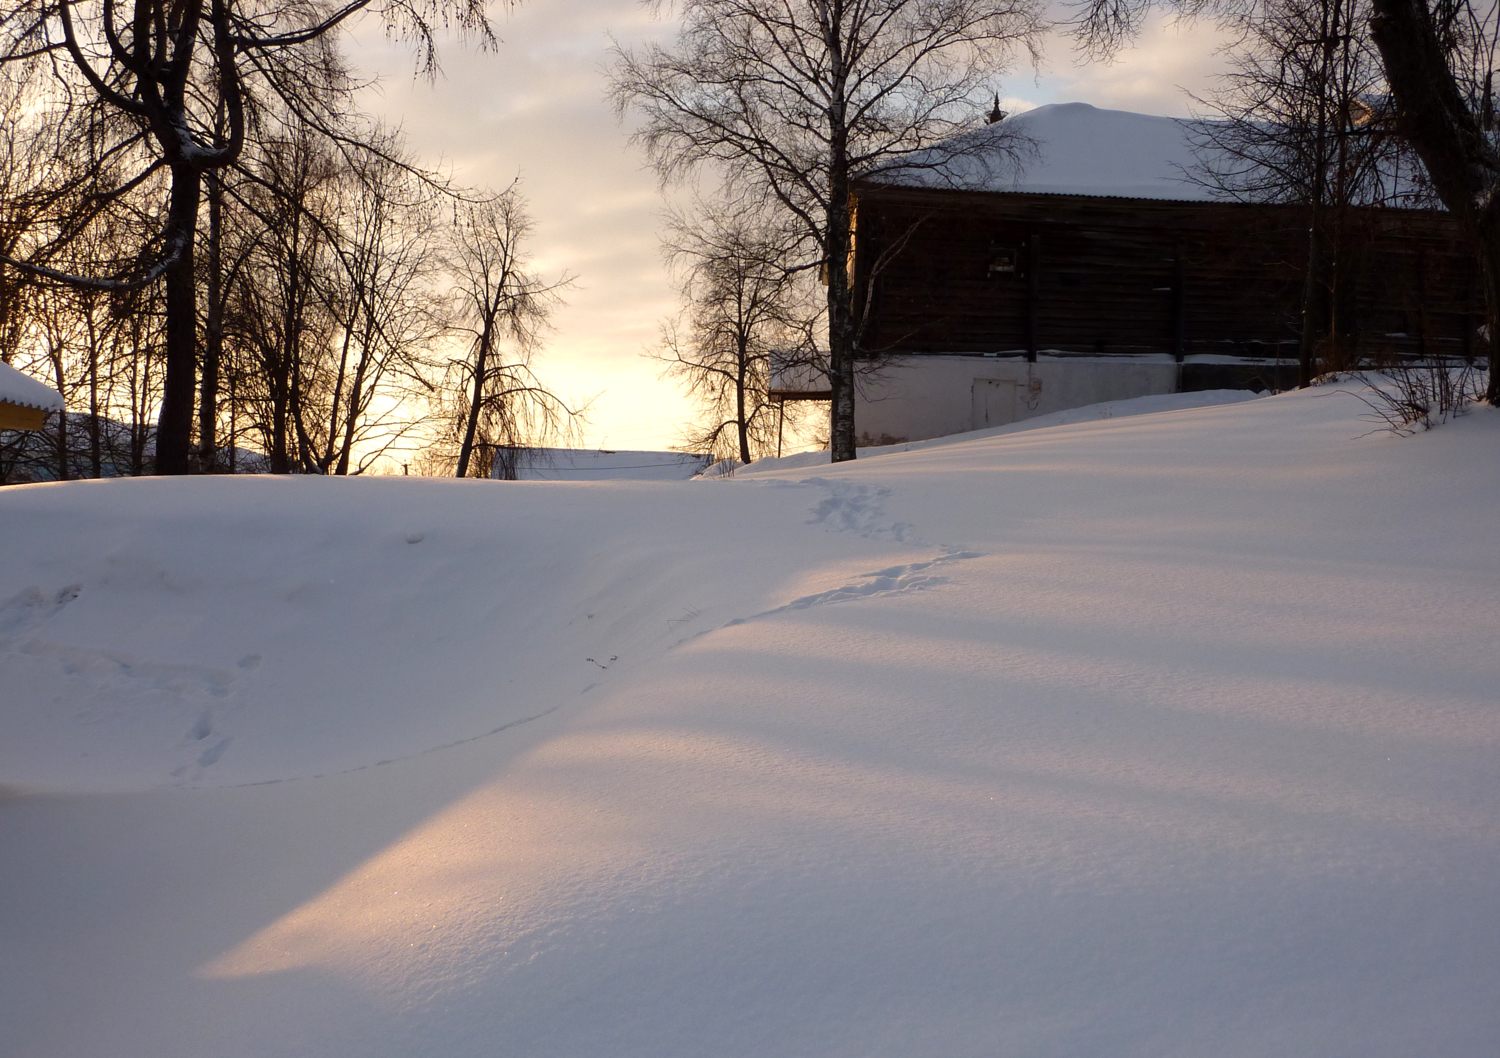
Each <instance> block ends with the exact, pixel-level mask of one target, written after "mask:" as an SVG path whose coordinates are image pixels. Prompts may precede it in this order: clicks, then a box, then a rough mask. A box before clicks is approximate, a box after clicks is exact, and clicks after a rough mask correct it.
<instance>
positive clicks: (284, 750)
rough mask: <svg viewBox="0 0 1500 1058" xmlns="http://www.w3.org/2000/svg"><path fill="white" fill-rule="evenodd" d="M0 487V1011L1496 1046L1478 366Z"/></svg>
mask: <svg viewBox="0 0 1500 1058" xmlns="http://www.w3.org/2000/svg"><path fill="white" fill-rule="evenodd" d="M1365 410H1366V409H1365V408H1364V406H1363V405H1362V404H1360V403H1359V401H1358V400H1357V399H1356V398H1355V397H1354V396H1353V395H1352V394H1350V393H1348V392H1346V391H1344V390H1342V389H1340V388H1338V387H1333V388H1324V389H1316V390H1310V391H1305V392H1302V393H1296V394H1289V395H1283V396H1278V397H1270V398H1265V399H1260V400H1253V401H1247V402H1244V403H1238V404H1231V405H1224V406H1218V407H1205V408H1196V409H1179V410H1175V411H1167V412H1162V413H1158V414H1142V415H1137V416H1133V417H1124V416H1118V417H1112V418H1109V419H1103V420H1095V421H1089V422H1081V423H1075V424H1073V425H1057V426H1053V427H1051V428H1044V429H1030V430H1025V431H1022V432H1013V433H1009V434H1000V435H997V436H991V437H983V438H977V439H973V440H969V441H966V442H963V443H957V444H950V445H943V446H931V447H925V448H920V449H917V450H913V451H906V452H897V453H890V454H885V455H880V456H878V457H875V458H869V459H864V460H861V461H859V462H857V463H856V464H853V465H847V464H846V465H841V466H838V467H818V468H811V469H809V468H797V467H790V466H782V467H780V468H774V467H773V468H768V469H765V470H760V471H757V472H755V473H751V474H741V475H736V476H735V477H734V478H731V479H728V480H714V481H695V482H682V483H649V482H648V483H566V482H556V483H554V482H537V483H527V482H521V483H511V482H505V483H498V482H496V483H492V482H441V481H419V480H415V479H404V480H400V479H397V480H353V481H323V480H279V479H270V478H263V479H248V480H223V479H195V480H183V481H160V480H141V481H112V482H102V483H99V482H84V483H70V484H64V485H39V486H28V487H22V488H11V489H6V490H3V491H0V530H3V531H0V784H4V785H6V786H7V787H8V788H9V796H8V797H7V798H6V799H4V800H3V801H0V1054H4V1055H5V1056H6V1058H11V1056H16V1058H54V1056H55V1058H96V1056H97V1058H202V1056H206V1055H213V1056H224V1058H238V1056H252V1055H253V1056H283V1055H286V1056H290V1055H298V1056H302V1055H305V1056H318V1058H330V1056H332V1058H343V1056H348V1058H370V1056H377V1058H384V1056H390V1058H398V1056H399V1058H412V1056H428V1055H431V1056H434V1058H438V1056H441V1058H466V1056H481V1055H483V1056H490V1055H517V1056H528V1058H531V1056H539V1058H541V1056H559V1058H560V1056H571V1058H580V1056H600V1058H603V1056H609V1058H624V1056H642V1058H644V1056H651V1058H700V1056H705V1055H714V1056H721V1055H722V1056H739V1055H744V1056H756V1058H770V1056H796V1055H817V1056H850V1058H853V1056H859V1058H868V1056H877V1055H878V1056H893V1058H895V1056H900V1058H910V1056H918V1055H933V1056H945V1058H947V1056H966V1055H973V1056H980V1055H984V1056H993V1055H1005V1056H1010V1055H1015V1056H1028V1058H1029V1056H1038V1058H1042V1056H1049V1058H1050V1056H1058V1058H1062V1056H1068V1058H1124V1056H1139V1058H1163V1056H1184V1058H1188V1056H1192V1058H1201V1056H1205V1055H1214V1056H1230V1058H1234V1056H1257V1058H1260V1056H1267V1058H1269V1056H1285V1055H1298V1056H1302V1055H1309V1056H1312V1055H1315V1056H1318V1058H1343V1056H1347V1058H1384V1056H1391V1058H1397V1056H1399V1058H1411V1056H1413V1055H1422V1056H1424V1058H1434V1056H1453V1058H1481V1056H1484V1058H1488V1056H1490V1055H1494V1054H1496V1053H1500V906H1497V905H1500V900H1497V897H1500V767H1497V765H1500V705H1497V702H1500V547H1497V544H1500V413H1497V412H1495V411H1493V410H1490V409H1481V410H1478V411H1476V412H1475V413H1473V414H1471V415H1468V416H1465V417H1463V418H1461V419H1458V420H1456V421H1454V422H1451V423H1449V424H1447V425H1444V426H1442V427H1440V428H1439V429H1437V430H1434V431H1432V432H1430V433H1427V434H1422V435H1418V436H1415V437H1411V438H1404V439H1403V438H1395V437H1392V436H1390V435H1388V434H1383V433H1372V432H1371V430H1372V429H1373V427H1372V426H1371V424H1370V423H1368V422H1366V421H1364V420H1362V419H1361V417H1360V416H1361V413H1362V412H1364V411H1365Z"/></svg>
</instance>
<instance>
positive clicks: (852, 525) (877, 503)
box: [802, 478, 912, 542]
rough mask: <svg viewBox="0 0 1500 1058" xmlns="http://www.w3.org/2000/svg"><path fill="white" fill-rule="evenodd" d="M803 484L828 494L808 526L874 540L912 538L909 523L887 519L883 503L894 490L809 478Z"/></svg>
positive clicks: (849, 482)
mask: <svg viewBox="0 0 1500 1058" xmlns="http://www.w3.org/2000/svg"><path fill="white" fill-rule="evenodd" d="M802 484H804V485H815V486H817V487H818V488H820V489H823V490H824V491H825V492H826V493H827V494H828V495H827V496H826V497H825V498H824V499H823V501H822V502H821V503H819V504H818V505H817V506H816V507H814V508H813V512H812V515H813V516H812V517H811V518H809V519H808V524H809V525H826V526H828V527H829V528H830V529H832V530H834V531H835V532H840V533H857V534H858V535H860V536H863V537H866V538H868V539H872V540H874V539H886V540H898V541H902V542H905V541H907V540H910V539H911V537H912V527H911V525H910V524H909V523H907V522H895V521H888V520H886V519H885V508H884V507H883V506H882V503H881V501H882V500H884V499H885V498H886V497H887V496H889V495H890V494H891V490H890V489H888V488H886V487H884V486H881V485H859V484H856V483H855V482H852V481H836V480H831V479H829V478H807V479H805V480H803V481H802Z"/></svg>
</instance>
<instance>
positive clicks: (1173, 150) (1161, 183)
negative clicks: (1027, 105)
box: [871, 103, 1217, 202]
mask: <svg viewBox="0 0 1500 1058" xmlns="http://www.w3.org/2000/svg"><path fill="white" fill-rule="evenodd" d="M1190 125H1191V122H1190V121H1188V120H1187V119H1183V118H1163V117H1156V116H1154V115H1151V114H1133V113H1130V112H1129V111H1125V110H1101V109H1100V108H1098V107H1093V106H1089V105H1088V104H1087V103H1053V104H1050V105H1048V106H1044V107H1037V108H1036V109H1035V110H1028V111H1027V112H1026V113H1024V114H1017V115H1016V116H1015V117H1013V118H1010V119H1008V120H1006V121H1002V122H997V123H996V124H993V125H986V126H985V127H984V128H982V129H978V130H976V131H973V132H968V133H964V139H966V140H970V141H971V142H972V145H973V147H974V148H977V150H974V149H970V150H969V151H968V152H967V153H965V154H961V155H959V156H957V157H952V158H948V159H947V160H943V157H944V155H945V154H946V153H947V152H944V151H941V150H937V149H935V150H933V151H923V152H918V153H917V154H913V155H911V156H910V157H911V160H912V162H913V164H912V165H911V166H910V167H907V168H896V169H893V170H890V171H888V172H887V173H884V174H882V175H880V176H879V177H876V178H873V179H872V180H871V182H872V183H880V184H894V185H897V186H903V187H954V188H964V189H969V190H975V191H1010V192H1020V193H1027V194H1045V195H1094V196H1099V197H1108V198H1155V199H1170V200H1177V201H1188V202H1200V201H1207V200H1211V199H1214V198H1215V197H1217V196H1216V195H1215V194H1214V192H1213V191H1212V190H1211V189H1210V188H1207V187H1204V186H1203V185H1201V184H1197V183H1194V182H1193V181H1192V180H1191V179H1190V178H1189V177H1188V175H1187V173H1188V170H1190V169H1191V168H1192V167H1193V166H1194V165H1195V164H1196V162H1197V156H1196V155H1195V153H1194V150H1193V141H1192V136H1191V132H1190ZM987 140H989V141H993V142H994V143H995V144H996V148H997V149H996V150H995V151H994V152H992V153H987V152H986V151H985V150H984V146H985V142H986V141H987ZM1002 140H1006V141H1011V144H1012V147H1011V149H1012V150H1016V151H1017V153H1018V155H1019V157H1014V158H1013V157H1011V156H1010V152H1009V151H1008V150H1002V149H999V148H1000V145H1001V142H1002Z"/></svg>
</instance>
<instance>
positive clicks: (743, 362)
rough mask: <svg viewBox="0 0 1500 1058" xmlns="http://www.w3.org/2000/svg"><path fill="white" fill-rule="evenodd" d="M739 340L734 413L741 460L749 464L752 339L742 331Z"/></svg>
mask: <svg viewBox="0 0 1500 1058" xmlns="http://www.w3.org/2000/svg"><path fill="white" fill-rule="evenodd" d="M738 340H739V347H740V348H739V356H738V357H737V359H738V361H739V363H738V364H737V365H736V372H735V376H734V413H735V426H736V427H737V429H738V431H739V442H740V462H741V463H744V464H746V465H748V464H749V463H750V461H751V460H750V423H749V422H747V421H746V413H745V372H746V371H747V370H748V369H749V365H750V350H749V346H750V339H749V336H748V335H746V334H744V333H741V334H740V335H739V336H738Z"/></svg>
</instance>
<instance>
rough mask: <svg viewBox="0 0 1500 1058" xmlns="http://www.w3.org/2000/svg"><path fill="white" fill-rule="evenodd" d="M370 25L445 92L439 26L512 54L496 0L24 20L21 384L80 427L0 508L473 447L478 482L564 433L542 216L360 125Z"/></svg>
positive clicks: (11, 109) (4, 209)
mask: <svg viewBox="0 0 1500 1058" xmlns="http://www.w3.org/2000/svg"><path fill="white" fill-rule="evenodd" d="M366 9H369V10H370V11H372V12H373V13H376V14H378V15H379V16H380V17H383V18H384V19H385V22H386V24H387V25H388V26H389V27H391V28H392V29H393V30H395V31H397V32H399V33H402V34H404V35H405V36H406V37H408V38H409V39H410V40H412V41H413V42H414V44H415V45H416V47H417V50H418V52H419V55H420V57H421V61H422V63H423V64H424V65H425V66H427V67H428V68H431V66H432V64H433V61H434V58H435V53H434V51H433V36H434V31H433V24H434V22H435V21H440V22H442V24H444V25H445V26H452V25H457V26H459V27H461V28H462V29H464V30H466V31H467V32H468V33H469V34H470V35H472V36H473V37H475V38H477V39H478V40H479V41H480V42H481V43H488V42H490V41H492V40H493V37H492V35H491V33H490V29H489V25H488V22H487V21H486V18H485V14H484V3H483V2H482V0H452V2H450V3H439V4H428V3H422V4H413V3H410V2H408V0H379V2H377V0H350V2H346V3H338V4H329V3H321V2H318V0H311V2H309V0H294V2H286V3H281V2H277V0H270V2H256V3H251V2H248V0H20V2H18V3H14V4H10V5H7V7H6V9H5V11H4V12H3V13H0V106H3V108H4V110H3V130H4V131H3V134H0V136H3V139H0V152H3V153H4V155H5V158H4V160H5V161H7V162H9V163H10V164H8V165H7V166H6V167H5V171H4V173H3V174H0V358H3V359H4V361H5V362H7V363H10V362H16V363H18V364H19V365H20V366H23V367H29V368H31V369H32V370H41V371H42V373H43V374H44V375H45V377H47V378H48V379H49V380H50V381H51V382H53V384H54V385H56V386H57V388H59V389H60V390H61V391H62V392H63V393H64V397H65V399H66V400H67V401H68V407H69V409H70V412H69V414H66V415H63V416H61V417H60V418H59V421H58V422H56V423H55V424H54V425H53V426H51V427H50V428H49V430H48V431H46V432H45V434H44V435H42V436H39V437H30V438H27V437H24V436H20V435H7V437H6V438H5V439H4V441H5V444H4V445H3V446H0V482H3V481H5V480H15V479H16V478H17V477H22V476H28V475H29V476H47V477H73V476H80V475H101V474H119V473H142V472H149V471H155V472H158V473H186V472H190V471H205V472H212V471H224V470H236V469H246V468H247V466H246V464H247V463H248V464H249V467H248V468H253V469H268V470H272V471H276V472H291V471H297V472H306V473H322V474H350V473H358V472H361V471H363V470H365V469H367V468H368V467H369V466H370V465H371V464H372V462H373V461H374V460H376V459H378V458H379V456H380V455H381V454H382V453H383V452H384V451H386V450H387V449H389V448H390V447H391V446H393V445H401V444H410V443H412V440H413V438H415V437H417V436H421V437H431V436H436V437H438V438H439V439H442V438H446V437H449V436H451V435H453V434H455V433H456V434H458V435H459V436H460V437H461V438H462V439H463V440H462V443H461V444H460V445H459V446H457V448H456V449H455V450H454V451H452V452H451V453H450V455H451V458H449V459H448V460H447V463H446V465H445V466H444V465H440V464H441V459H439V463H437V464H435V463H434V462H433V460H432V459H431V458H429V459H428V461H427V463H426V466H427V467H428V468H429V469H439V468H440V469H442V470H445V471H446V472H449V473H452V472H454V471H457V472H458V473H460V474H463V473H466V472H470V471H471V469H473V468H471V466H470V463H471V460H470V459H469V453H470V452H471V451H472V450H473V449H474V448H475V447H476V446H483V445H493V444H498V443H506V442H511V441H514V440H516V439H518V438H519V437H520V435H521V434H522V433H526V432H527V431H535V430H536V429H537V428H539V427H546V426H548V425H555V424H557V423H559V422H563V421H565V420H566V419H567V417H568V415H569V414H570V413H569V410H568V409H567V408H566V407H564V406H563V405H562V404H561V403H560V402H559V401H557V400H556V399H555V398H553V397H552V396H551V395H550V394H548V393H547V392H546V391H545V389H543V388H542V387H541V386H539V385H538V384H537V383H536V380H535V378H534V377H532V376H531V374H530V366H529V362H530V357H531V355H532V353H533V351H534V349H535V345H536V339H537V337H538V336H539V334H540V333H541V330H542V328H543V326H544V324H545V320H546V316H547V311H548V308H549V306H550V304H551V300H550V299H551V298H552V297H554V296H555V295H554V294H553V291H554V290H555V287H556V285H557V284H551V285H549V284H547V283H544V282H543V281H542V280H541V279H540V278H539V277H538V276H537V275H535V274H534V273H533V272H532V271H531V270H530V269H529V267H528V266H527V264H526V259H525V254H524V248H523V240H524V238H525V236H526V234H527V231H528V227H527V223H526V220H525V211H524V206H523V204H522V202H521V200H520V198H519V196H518V194H517V192H516V190H515V188H513V187H512V188H510V189H507V190H506V191H505V192H502V193H500V194H492V193H480V192H473V191H469V190H466V189H463V188H459V187H456V186H454V185H452V184H451V183H449V182H448V181H446V180H444V179H442V178H440V177H439V176H438V175H436V174H433V173H431V172H427V171H424V170H423V169H422V168H421V167H419V166H418V165H417V164H415V162H414V161H413V160H412V159H411V158H410V157H408V156H407V154H406V152H405V150H404V148H403V145H402V143H401V141H400V139H399V137H397V136H396V135H394V134H392V133H391V132H389V131H387V130H384V129H382V128H380V127H379V126H377V125H375V124H374V123H373V122H371V121H369V120H367V119H365V118H364V117H363V116H362V115H360V114H359V113H358V112H357V111H356V110H355V109H354V107H353V95H354V92H355V89H356V87H357V86H356V84H355V82H354V81H353V79H352V78H351V76H350V74H349V72H348V71H347V69H346V68H345V67H344V65H343V62H342V60H341V58H340V56H339V53H338V49H337V43H338V34H339V32H340V29H341V27H342V25H343V24H344V23H345V22H346V21H347V20H348V19H349V18H351V17H353V16H354V15H356V14H358V13H359V12H361V11H363V10H366ZM496 256H499V257H501V258H503V259H504V260H505V261H506V266H505V268H504V269H503V275H500V276H498V277H494V276H490V275H489V273H488V271H487V270H488V269H489V263H488V262H489V261H490V260H491V259H492V258H494V257H496ZM475 298H478V299H479V300H481V301H483V302H484V303H485V306H486V307H485V309H484V310H483V313H482V314H483V315H485V316H486V323H485V325H484V326H483V327H482V328H479V329H478V330H475V329H474V328H471V327H470V324H471V323H472V322H473V319H474V316H475V311H476V310H475V309H474V307H473V305H474V300H475ZM471 330H472V331H473V333H472V334H470V333H469V332H470V331H471ZM480 331H482V332H483V333H482V334H481V333H480ZM466 339H472V341H469V342H468V344H465V342H466ZM470 366H472V369H469V368H470ZM43 369H44V370H43ZM466 371H467V373H466ZM475 378H477V379H478V382H477V383H476V384H475V385H474V386H472V387H471V386H469V382H470V381H472V380H473V379H475ZM455 387H456V388H460V389H463V390H464V393H465V395H466V396H467V395H469V394H473V399H465V400H455V399H454V395H453V393H452V392H450V390H451V389H453V388H455ZM195 413H196V414H195ZM153 417H154V419H155V422H154V424H153V423H152V422H151V421H150V420H151V419H152V418H153Z"/></svg>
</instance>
